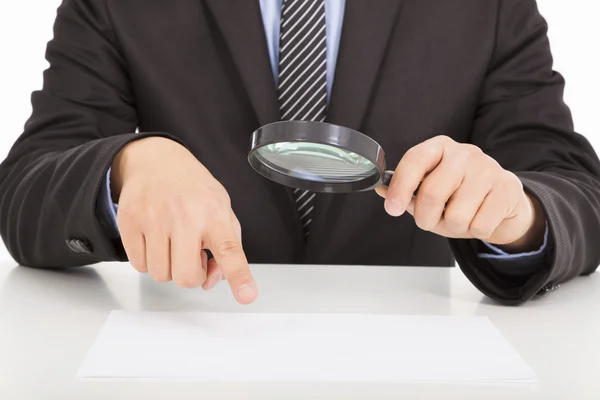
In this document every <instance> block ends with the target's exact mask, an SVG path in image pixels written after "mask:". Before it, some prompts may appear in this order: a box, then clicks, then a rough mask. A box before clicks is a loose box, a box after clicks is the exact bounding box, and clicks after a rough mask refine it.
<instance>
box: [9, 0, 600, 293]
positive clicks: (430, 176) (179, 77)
mask: <svg viewBox="0 0 600 400" xmlns="http://www.w3.org/2000/svg"><path fill="white" fill-rule="evenodd" d="M546 31H547V26H546V23H545V21H544V19H543V18H542V16H541V15H540V14H539V12H538V10H537V6H536V3H535V1H534V0H489V1H480V0H454V1H438V0H419V1H416V0H378V1H371V0H346V1H344V0H261V1H259V0H197V1H189V0H170V1H159V0H151V1H149V0H121V1H117V0H65V1H63V3H62V5H61V6H60V8H59V10H58V15H57V19H56V23H55V28H54V37H53V40H52V41H51V42H50V43H49V45H48V48H47V59H48V61H49V63H50V67H49V69H48V70H47V71H46V72H45V74H44V85H43V88H42V89H41V90H40V91H37V92H35V93H34V94H33V96H32V104H33V114H32V116H31V118H30V119H29V121H28V122H27V124H26V126H25V131H24V133H23V134H22V135H21V137H20V138H19V139H18V140H17V142H16V143H15V145H14V146H13V148H12V150H11V151H10V153H9V155H8V157H7V159H6V160H5V161H4V162H3V163H2V165H1V168H0V196H1V197H0V218H1V221H0V222H1V224H0V228H1V233H2V237H3V240H4V242H5V243H6V246H7V247H8V249H9V251H10V253H11V254H12V256H13V257H14V258H15V260H16V261H17V262H19V263H20V264H22V265H25V266H32V267H70V266H80V265H88V264H92V263H96V262H101V261H115V260H118V261H127V260H128V261H129V262H130V263H131V265H132V266H133V268H135V269H137V270H138V271H140V272H144V273H146V272H147V273H149V274H150V275H151V276H152V278H153V279H155V280H156V281H159V282H164V281H170V280H174V281H175V283H177V284H178V285H180V286H182V287H186V288H191V287H200V286H201V287H202V288H204V289H206V290H209V289H210V288H212V287H213V286H214V285H215V284H217V283H218V282H219V281H221V280H226V281H227V282H228V284H229V285H230V286H231V290H232V293H233V295H234V296H235V298H236V299H237V300H238V301H239V302H240V303H244V304H247V303H251V302H253V301H254V300H255V299H256V297H257V296H258V290H259V286H260V282H256V281H255V280H254V278H253V277H252V275H251V272H250V269H249V267H248V262H255V263H312V264H362V265H418V266H452V265H453V264H454V260H457V261H458V264H459V265H460V267H461V268H462V270H463V271H464V273H465V274H466V276H467V277H468V278H469V279H470V280H471V281H472V283H473V284H474V285H475V286H476V287H477V288H478V289H479V290H481V291H482V292H483V293H484V294H486V295H488V296H490V297H492V298H493V299H496V300H497V301H499V302H502V303H504V304H519V303H522V302H524V301H526V300H528V299H531V298H532V297H534V296H536V295H539V294H542V293H547V292H551V291H553V290H554V289H556V288H558V287H559V285H560V284H561V283H563V282H565V281H567V280H569V279H571V278H574V277H576V276H580V275H587V274H590V273H592V272H593V271H594V270H595V269H596V267H597V266H598V264H599V263H600V246H598V245H597V240H598V238H599V237H600V162H599V161H598V158H597V156H596V154H595V153H594V151H593V149H592V148H591V147H590V145H589V143H588V142H587V141H586V139H585V138H584V137H583V136H581V135H579V134H577V133H575V132H574V130H573V124H572V120H571V116H570V112H569V110H568V108H567V106H566V105H565V104H564V103H563V88H564V81H563V78H562V77H561V76H560V75H559V74H558V73H556V72H554V71H553V70H552V56H551V53H550V49H549V44H548V38H547V35H546ZM279 120H310V121H327V122H331V123H335V124H339V125H342V126H346V127H350V128H353V129H356V130H359V131H361V132H363V133H365V134H367V135H369V136H371V137H372V138H374V139H375V140H376V141H378V142H379V143H380V144H381V145H382V146H383V148H384V149H385V150H386V153H387V158H388V163H389V165H391V167H395V168H396V172H395V175H394V179H393V181H392V182H391V184H390V185H389V188H387V189H378V191H377V193H375V192H374V191H370V192H364V193H354V194H345V195H341V194H338V195H332V194H323V193H310V192H305V191H302V190H294V189H293V188H287V187H284V186H281V185H278V184H276V183H273V182H270V181H268V180H266V179H265V178H263V177H261V176H260V175H258V174H257V173H255V172H254V171H253V170H252V168H251V167H250V166H249V164H248V162H247V154H248V151H249V144H250V143H249V138H250V135H251V133H252V132H253V131H254V130H255V129H256V128H258V127H259V126H261V125H264V124H267V123H271V122H274V121H279ZM417 187H419V190H418V194H417V196H416V197H415V198H413V196H412V194H413V192H414V191H415V189H416V188H417ZM378 194H379V196H378ZM380 196H381V197H384V198H385V199H384V200H382V199H381V197H380ZM290 284H293V282H290Z"/></svg>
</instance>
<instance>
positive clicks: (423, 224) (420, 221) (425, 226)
mask: <svg viewBox="0 0 600 400" xmlns="http://www.w3.org/2000/svg"><path fill="white" fill-rule="evenodd" d="M415 223H416V224H417V226H418V227H419V229H421V230H424V231H430V230H431V229H433V226H432V225H433V224H431V222H429V221H428V220H427V218H419V217H417V218H415Z"/></svg>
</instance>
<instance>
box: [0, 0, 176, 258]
mask: <svg viewBox="0 0 600 400" xmlns="http://www.w3.org/2000/svg"><path fill="white" fill-rule="evenodd" d="M46 58H47V60H48V62H49V64H50V67H49V68H48V69H47V70H46V71H45V72H44V84H43V88H42V89H41V90H40V91H37V92H34V93H33V95H32V106H33V112H32V115H31V117H30V119H29V120H28V121H27V123H26V124H25V129H24V132H23V133H22V135H21V136H20V137H19V138H18V139H17V141H16V143H15V144H14V146H13V147H12V149H11V150H10V152H9V155H8V157H7V159H6V160H4V161H3V162H2V164H1V165H0V233H1V234H2V238H3V240H4V243H5V244H6V246H7V248H8V250H9V252H10V254H11V255H12V257H13V258H14V259H15V260H16V261H17V262H18V263H20V264H22V265H26V266H34V267H67V266H79V265H86V264H91V263H96V262H100V261H112V260H124V258H125V255H124V252H123V249H122V246H121V245H120V243H118V241H114V240H111V239H110V238H109V237H108V236H109V235H107V233H106V229H105V226H104V224H103V223H102V221H101V219H100V218H99V216H98V215H97V207H96V203H97V198H98V193H99V189H100V185H101V184H102V182H103V180H104V177H105V174H106V172H107V170H108V168H109V167H110V165H111V163H112V160H113V158H114V156H115V155H116V154H117V153H118V152H119V151H120V149H122V148H123V147H124V146H125V145H126V144H128V143H129V142H131V141H132V140H136V139H140V138H142V137H146V136H151V135H160V136H168V135H166V134H163V133H141V134H136V133H133V132H135V130H136V127H137V118H136V112H135V103H134V98H133V95H132V88H131V84H130V80H129V78H128V71H127V65H126V63H125V61H124V60H123V57H122V56H121V54H120V52H119V48H118V46H117V40H116V38H115V36H114V32H113V31H112V29H111V25H110V21H109V16H108V11H107V9H106V5H105V4H104V1H100V0H87V1H83V0H65V1H63V3H62V5H61V6H60V7H59V9H58V14H57V19H56V22H55V25H54V37H53V40H51V41H50V42H49V44H48V47H47V53H46Z"/></svg>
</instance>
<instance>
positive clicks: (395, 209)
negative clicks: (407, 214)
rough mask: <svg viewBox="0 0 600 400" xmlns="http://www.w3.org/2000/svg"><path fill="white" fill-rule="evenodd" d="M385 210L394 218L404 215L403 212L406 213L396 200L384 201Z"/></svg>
mask: <svg viewBox="0 0 600 400" xmlns="http://www.w3.org/2000/svg"><path fill="white" fill-rule="evenodd" d="M385 209H386V211H387V212H388V213H389V214H390V215H392V216H394V217H399V216H401V215H402V214H404V211H406V210H405V209H404V206H403V205H402V204H401V203H400V202H399V201H398V200H395V199H389V200H386V202H385Z"/></svg>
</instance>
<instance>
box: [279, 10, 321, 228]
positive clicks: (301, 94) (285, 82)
mask: <svg viewBox="0 0 600 400" xmlns="http://www.w3.org/2000/svg"><path fill="white" fill-rule="evenodd" d="M280 35H281V37H280V42H279V87H278V96H279V109H280V112H281V119H282V120H284V121H287V120H301V121H323V120H325V115H326V111H327V56H326V52H325V51H326V41H325V39H326V33H325V2H324V0H283V5H282V7H281V31H280ZM294 198H295V200H296V208H297V209H298V213H299V215H300V220H301V222H302V228H303V230H304V234H305V235H306V236H308V234H309V232H310V231H309V227H310V224H311V222H312V215H313V210H314V199H315V193H311V192H308V191H306V190H300V189H296V190H295V191H294Z"/></svg>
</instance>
